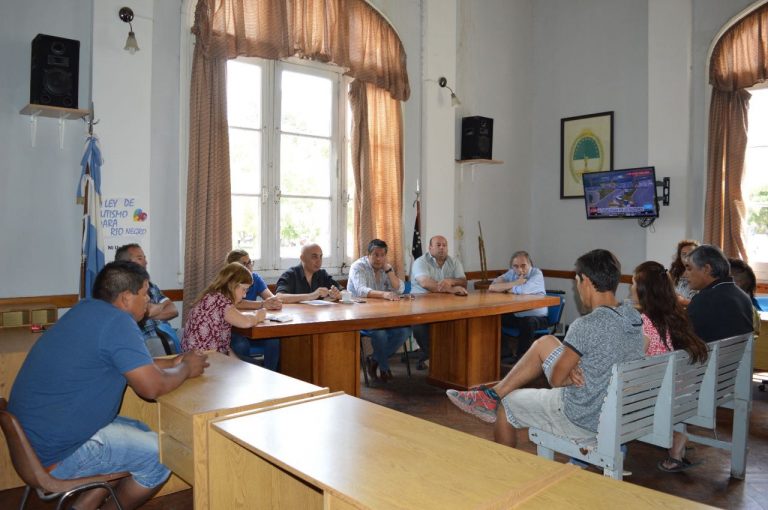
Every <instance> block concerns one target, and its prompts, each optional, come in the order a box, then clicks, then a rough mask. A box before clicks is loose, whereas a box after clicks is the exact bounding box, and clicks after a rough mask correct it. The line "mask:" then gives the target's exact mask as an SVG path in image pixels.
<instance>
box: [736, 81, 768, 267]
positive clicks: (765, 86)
mask: <svg viewBox="0 0 768 510" xmlns="http://www.w3.org/2000/svg"><path fill="white" fill-rule="evenodd" d="M766 89H768V84H763V83H761V84H758V85H755V86H754V87H751V88H750V89H749V91H750V92H752V93H753V94H754V91H756V90H759V91H760V93H761V94H768V90H766ZM747 136H749V130H747ZM747 144H749V141H748V142H747ZM749 149H750V146H749V145H747V151H748V150H749ZM745 161H746V158H745ZM745 170H746V169H745ZM747 191H748V190H746V189H743V188H742V193H743V195H744V198H747V197H748V195H747ZM745 205H746V204H745ZM744 222H745V225H744V226H745V227H746V218H745V219H744ZM745 241H747V246H749V238H747V239H745ZM747 251H749V248H747ZM749 266H750V267H751V268H752V270H753V271H754V272H755V276H756V277H757V280H758V281H766V280H768V262H764V261H758V260H750V261H749Z"/></svg>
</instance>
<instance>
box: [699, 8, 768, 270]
mask: <svg viewBox="0 0 768 510" xmlns="http://www.w3.org/2000/svg"><path fill="white" fill-rule="evenodd" d="M766 55H768V5H763V6H762V7H760V8H758V9H756V10H755V11H754V12H752V13H751V14H749V15H748V16H746V17H744V18H743V19H742V20H741V21H739V22H738V23H736V24H735V25H733V26H732V27H731V28H730V29H728V31H727V32H726V33H725V34H723V36H722V37H721V38H720V40H719V41H718V42H717V45H716V46H715V49H714V51H713V52H712V57H711V59H710V65H709V83H710V85H712V99H711V103H710V108H709V148H708V158H707V193H706V207H705V215H704V242H706V243H710V244H715V245H718V246H720V247H721V248H722V249H723V251H724V252H725V254H726V255H728V256H729V257H738V258H741V259H743V260H747V251H746V249H745V246H744V235H743V229H744V217H745V216H746V207H745V204H744V200H743V197H742V193H741V181H742V176H743V174H744V155H745V151H746V146H747V130H748V119H747V111H748V108H749V98H750V94H749V92H747V90H745V89H747V88H749V87H752V86H754V85H756V84H757V83H760V82H763V81H765V78H766Z"/></svg>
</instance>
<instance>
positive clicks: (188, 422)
mask: <svg viewBox="0 0 768 510" xmlns="http://www.w3.org/2000/svg"><path fill="white" fill-rule="evenodd" d="M208 361H209V363H210V366H209V367H208V368H207V369H206V370H205V373H204V374H203V375H202V376H200V377H196V378H194V379H189V380H187V381H186V382H185V383H184V384H183V385H181V386H179V387H178V388H176V389H175V390H173V391H172V392H170V393H168V394H166V395H163V396H161V397H159V398H158V399H157V402H158V406H159V413H160V424H159V430H160V460H161V461H162V462H163V464H165V465H166V466H168V467H169V468H170V469H171V470H172V471H173V472H174V473H175V474H177V475H178V476H180V477H181V478H182V479H183V480H185V481H186V482H187V483H189V484H190V485H192V486H193V488H194V493H195V494H194V501H195V509H203V508H207V501H208V492H207V490H208V489H207V487H208V483H207V482H208V464H207V463H208V422H209V421H210V420H212V419H214V418H217V417H220V416H226V415H230V414H234V413H238V412H241V411H246V410H251V409H258V408H261V407H266V406H271V405H275V404H280V403H284V402H289V401H292V400H298V399H303V398H307V397H312V396H316V395H323V394H326V393H328V389H327V388H320V387H318V386H314V385H312V384H309V383H306V382H304V381H299V380H298V379H293V378H292V377H287V376H284V375H282V374H278V373H275V372H271V371H269V370H266V369H264V368H261V367H258V366H256V365H252V364H250V363H245V362H244V361H240V360H239V359H237V358H234V357H230V356H225V355H223V354H220V353H217V352H214V353H211V354H209V355H208Z"/></svg>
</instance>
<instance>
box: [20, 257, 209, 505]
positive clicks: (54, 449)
mask: <svg viewBox="0 0 768 510" xmlns="http://www.w3.org/2000/svg"><path fill="white" fill-rule="evenodd" d="M148 288H149V275H148V274H147V272H146V271H145V270H144V269H143V268H142V267H141V266H140V265H138V264H135V263H133V262H126V261H117V262H111V263H109V264H107V265H106V266H105V267H104V269H102V270H101V272H100V273H99V274H98V275H97V277H96V281H95V282H94V286H93V296H94V299H87V300H84V301H80V302H79V303H78V304H76V305H75V306H74V307H73V308H72V309H71V310H70V311H68V312H67V313H66V314H64V316H63V317H62V318H61V320H59V321H58V322H57V323H55V324H54V325H53V326H52V327H51V328H50V329H49V330H48V331H46V332H45V333H44V334H43V335H42V336H41V337H40V338H39V339H38V340H37V342H35V345H33V346H32V349H31V350H30V351H29V355H28V356H27V359H26V360H25V361H24V364H23V365H22V367H21V370H20V371H19V375H18V376H17V377H16V381H15V383H14V385H13V390H12V391H11V398H10V402H9V404H8V410H9V411H10V412H11V413H13V414H15V415H16V417H17V418H18V419H19V422H20V423H21V426H22V427H23V428H24V431H25V432H26V434H27V436H28V437H29V441H30V443H31V444H32V448H33V449H34V450H35V453H37V456H38V457H39V458H40V461H41V462H42V464H43V466H46V468H47V469H48V470H49V472H50V473H51V475H53V476H55V477H56V478H61V479H70V478H78V477H83V476H91V475H97V474H107V473H115V472H120V471H128V472H130V473H131V475H132V476H130V477H127V478H124V479H122V480H120V481H119V482H117V486H116V490H117V498H118V500H119V501H120V504H121V505H122V506H123V508H126V509H129V508H130V509H132V508H136V507H138V506H140V505H141V504H142V503H144V502H145V501H147V500H148V499H149V498H151V497H152V496H153V495H154V494H155V493H157V491H158V490H159V489H160V487H161V486H162V485H163V483H164V482H165V480H166V479H167V478H168V476H169V475H170V471H169V470H168V468H166V467H165V466H164V465H162V464H161V463H160V458H159V456H158V442H157V434H156V433H155V432H152V431H150V430H149V428H148V427H147V426H146V425H145V424H143V423H141V422H139V421H136V420H129V419H127V418H123V417H121V416H117V411H118V409H119V407H120V402H121V401H122V398H123V392H124V391H125V385H126V382H127V383H128V384H129V385H130V386H131V388H133V390H134V391H135V392H136V394H137V395H139V396H140V397H142V398H145V399H147V400H154V399H156V398H157V397H159V396H160V395H164V394H166V393H168V392H169V391H171V390H173V389H175V388H177V387H178V386H180V385H181V384H182V383H183V382H184V381H185V380H187V379H189V378H191V377H197V376H199V375H200V374H202V373H203V370H204V369H205V367H206V366H208V363H207V362H206V356H205V355H203V354H199V353H196V352H188V353H185V354H183V355H181V356H177V357H175V358H173V359H156V360H153V359H152V357H151V356H150V355H149V351H147V347H146V346H145V345H144V337H143V335H142V333H141V330H140V329H139V326H138V325H137V323H136V321H138V320H141V319H142V318H143V317H144V315H145V313H146V311H147V303H148V302H149V297H148V296H147V290H148ZM105 497H106V491H104V490H103V489H99V490H93V491H89V492H85V493H83V494H82V495H81V496H80V497H79V498H78V500H77V501H76V502H75V504H74V508H77V509H78V510H90V509H95V508H99V507H100V506H101V503H102V500H103V499H104V498H105ZM102 508H113V503H112V502H111V501H110V502H107V504H106V505H105V506H103V507H102Z"/></svg>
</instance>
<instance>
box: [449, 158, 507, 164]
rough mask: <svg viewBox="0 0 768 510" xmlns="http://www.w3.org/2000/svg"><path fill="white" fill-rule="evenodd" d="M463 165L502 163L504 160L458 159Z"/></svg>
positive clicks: (457, 161)
mask: <svg viewBox="0 0 768 510" xmlns="http://www.w3.org/2000/svg"><path fill="white" fill-rule="evenodd" d="M456 163H459V164H461V165H501V164H503V163H504V162H503V161H501V160H498V159H457V160H456Z"/></svg>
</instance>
